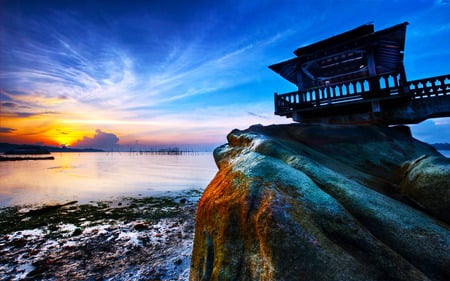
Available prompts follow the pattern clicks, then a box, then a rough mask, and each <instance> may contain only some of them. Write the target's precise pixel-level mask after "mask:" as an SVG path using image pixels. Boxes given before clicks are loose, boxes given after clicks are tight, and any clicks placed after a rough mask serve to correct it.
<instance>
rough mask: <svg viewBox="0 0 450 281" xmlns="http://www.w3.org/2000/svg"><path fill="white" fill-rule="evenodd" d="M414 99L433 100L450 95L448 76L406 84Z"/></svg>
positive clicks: (449, 79)
mask: <svg viewBox="0 0 450 281" xmlns="http://www.w3.org/2000/svg"><path fill="white" fill-rule="evenodd" d="M408 87H409V91H410V93H411V95H412V96H413V98H414V99H423V98H433V97H440V96H448V95H450V74H447V75H442V76H436V77H431V78H425V79H420V80H414V81H410V82H408Z"/></svg>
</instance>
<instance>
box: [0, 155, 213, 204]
mask: <svg viewBox="0 0 450 281" xmlns="http://www.w3.org/2000/svg"><path fill="white" fill-rule="evenodd" d="M53 156H55V160H49V161H44V160H42V161H12V162H1V163H0V207H3V206H7V205H16V204H35V203H56V202H58V203H60V202H65V201H71V200H78V201H80V202H88V201H90V200H106V199H112V198H115V197H119V196H137V195H139V194H142V195H151V194H155V193H159V192H166V191H180V190H185V189H204V188H205V187H206V185H207V184H208V183H209V182H210V181H211V179H212V178H213V177H214V175H215V173H216V171H217V168H216V166H215V163H214V160H213V158H212V153H200V154H187V155H146V154H144V155H141V154H130V153H114V154H111V153H109V154H108V153H55V154H53Z"/></svg>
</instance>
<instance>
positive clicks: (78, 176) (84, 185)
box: [0, 150, 450, 208]
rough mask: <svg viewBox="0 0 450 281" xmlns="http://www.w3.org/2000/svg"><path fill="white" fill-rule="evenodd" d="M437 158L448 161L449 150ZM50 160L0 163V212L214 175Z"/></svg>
mask: <svg viewBox="0 0 450 281" xmlns="http://www.w3.org/2000/svg"><path fill="white" fill-rule="evenodd" d="M440 152H441V153H442V154H443V155H444V156H446V157H450V150H441V151H440ZM52 156H54V157H55V159H54V160H26V161H0V208H3V207H8V206H14V205H47V204H64V203H67V202H70V201H78V202H79V203H80V204H83V203H90V202H97V201H114V200H118V199H120V198H123V197H140V196H142V197H145V196H171V195H177V194H180V193H184V192H186V193H188V192H189V191H192V190H196V191H200V192H203V190H204V189H205V188H206V186H207V185H208V184H209V182H210V181H211V180H212V179H213V178H214V176H215V174H216V173H217V167H216V164H215V162H214V159H213V156H212V152H195V153H194V152H192V153H183V154H178V155H167V154H157V153H136V152H132V153H128V152H115V153H106V152H104V153H103V152H96V153H87V152H83V153H74V152H65V153H52Z"/></svg>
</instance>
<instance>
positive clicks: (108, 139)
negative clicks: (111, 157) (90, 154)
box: [73, 129, 119, 148]
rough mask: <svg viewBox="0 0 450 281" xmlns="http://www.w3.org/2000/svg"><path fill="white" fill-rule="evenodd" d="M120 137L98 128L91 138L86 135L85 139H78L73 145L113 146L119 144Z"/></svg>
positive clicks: (91, 146) (90, 146)
mask: <svg viewBox="0 0 450 281" xmlns="http://www.w3.org/2000/svg"><path fill="white" fill-rule="evenodd" d="M118 142H119V138H118V137H117V136H116V135H115V134H112V133H106V132H103V131H101V130H100V129H97V130H96V131H95V135H94V136H93V137H92V138H90V137H86V136H84V137H83V139H81V140H79V141H77V142H76V143H75V144H74V145H73V146H75V147H89V148H113V147H115V146H117V143H118Z"/></svg>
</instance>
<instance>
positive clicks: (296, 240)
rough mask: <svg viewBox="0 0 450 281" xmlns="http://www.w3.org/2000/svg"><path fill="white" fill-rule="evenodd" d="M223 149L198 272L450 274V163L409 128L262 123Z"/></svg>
mask: <svg viewBox="0 0 450 281" xmlns="http://www.w3.org/2000/svg"><path fill="white" fill-rule="evenodd" d="M423 155H427V156H423ZM214 157H215V159H216V163H217V165H218V167H219V172H218V173H217V175H216V177H215V178H214V179H213V181H212V182H211V183H210V184H209V186H208V187H207V189H206V190H205V192H204V194H203V196H202V198H201V200H200V202H199V206H198V211H197V218H196V229H195V238H194V249H193V255H192V264H191V275H190V280H191V281H194V280H450V267H449V266H448V265H449V264H450V255H449V253H450V231H449V225H448V224H446V223H445V222H444V219H446V218H447V217H446V216H448V197H449V196H448V191H449V190H450V187H449V178H450V173H449V163H448V161H447V160H445V158H444V157H443V156H442V155H440V154H439V153H438V152H437V151H436V150H434V149H433V148H432V147H431V146H429V145H426V144H424V143H421V142H419V141H416V140H414V139H413V138H412V137H411V136H410V134H409V133H408V130H405V128H400V129H399V128H387V127H382V126H329V125H328V126H324V125H310V126H305V125H300V124H292V125H278V126H268V127H263V126H252V127H250V128H249V129H247V130H245V131H238V130H234V131H232V132H231V133H230V134H229V135H228V144H226V145H223V146H220V147H218V148H217V149H216V150H215V151H214ZM421 157H422V159H425V158H426V159H434V160H432V161H431V160H430V161H426V162H423V160H422V161H417V159H420V158H421ZM414 160H416V161H414ZM420 162H422V164H421V163H420ZM435 165H437V166H436V167H435ZM433 167H434V168H433ZM424 170H425V172H423V171H424ZM436 174H439V177H440V180H437V182H439V187H438V188H434V187H433V188H428V187H427V179H428V178H429V177H433V178H434V175H436ZM410 183H411V184H412V183H414V186H411V187H409V186H410ZM431 184H432V185H433V186H434V185H437V184H436V183H435V182H433V181H432V182H431ZM433 192H438V193H439V196H434V195H432V194H429V193H433ZM436 206H439V207H437V208H436ZM446 210H447V211H446ZM445 212H447V213H446V214H445ZM430 214H432V215H435V216H437V217H432V216H430Z"/></svg>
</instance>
